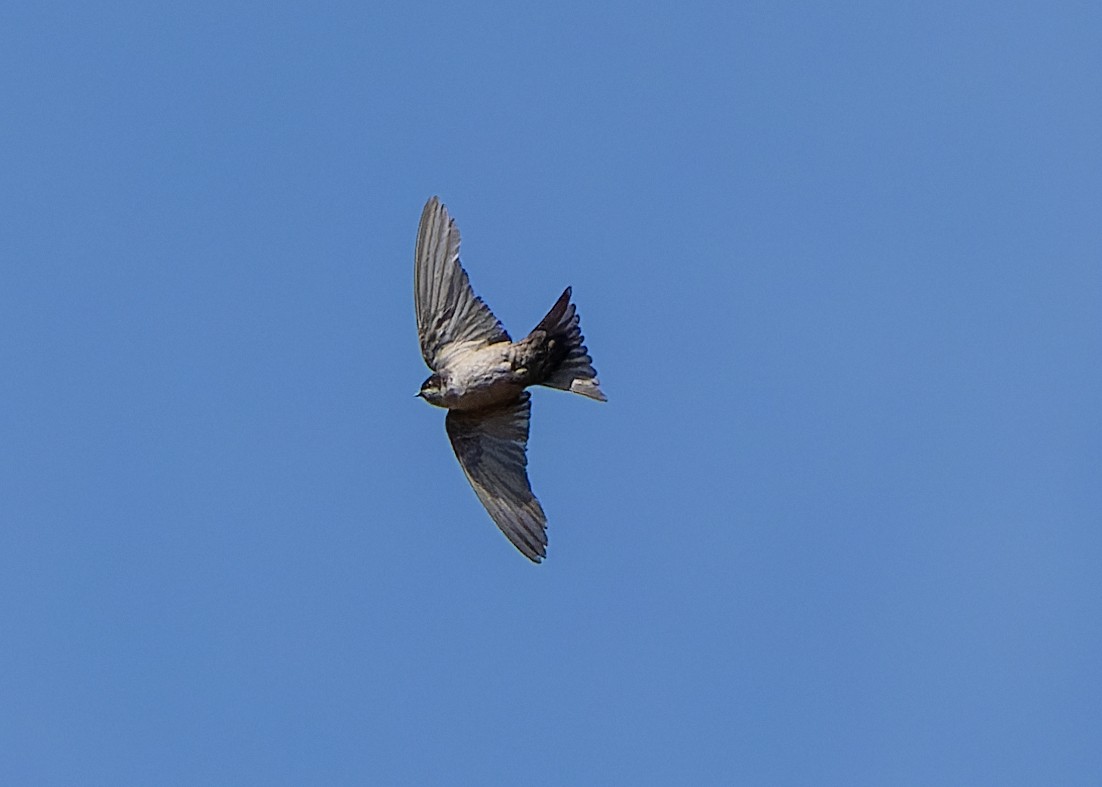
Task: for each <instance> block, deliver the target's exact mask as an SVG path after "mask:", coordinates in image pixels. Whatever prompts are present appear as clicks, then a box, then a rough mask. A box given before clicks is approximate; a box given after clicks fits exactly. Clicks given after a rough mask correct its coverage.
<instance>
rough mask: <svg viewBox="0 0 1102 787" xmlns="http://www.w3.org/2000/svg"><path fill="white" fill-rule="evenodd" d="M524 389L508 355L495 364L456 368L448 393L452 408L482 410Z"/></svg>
mask: <svg viewBox="0 0 1102 787" xmlns="http://www.w3.org/2000/svg"><path fill="white" fill-rule="evenodd" d="M523 390H524V385H523V383H521V382H519V381H518V380H517V379H516V375H515V374H514V373H513V370H512V367H511V365H510V364H509V363H508V361H505V360H504V359H503V360H502V361H501V362H498V363H493V364H477V365H474V364H472V365H470V366H468V367H466V368H460V369H456V370H455V372H454V373H453V374H452V375H451V376H450V379H449V380H448V387H447V390H446V392H445V394H444V401H445V406H446V407H447V408H448V409H449V410H481V409H482V408H484V407H492V406H493V405H495V404H501V403H502V402H508V401H512V400H513V399H515V398H516V397H517V396H518V395H519V394H520V392H521V391H523Z"/></svg>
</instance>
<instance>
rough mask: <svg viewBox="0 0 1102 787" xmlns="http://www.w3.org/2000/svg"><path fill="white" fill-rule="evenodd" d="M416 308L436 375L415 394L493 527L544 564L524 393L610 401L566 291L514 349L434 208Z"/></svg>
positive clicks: (420, 251)
mask: <svg viewBox="0 0 1102 787" xmlns="http://www.w3.org/2000/svg"><path fill="white" fill-rule="evenodd" d="M413 305H414V309H415V310H416V312H417V334H418V336H419V337H420V340H421V355H422V356H424V358H425V363H426V364H428V367H429V368H430V369H431V370H432V374H431V375H430V376H429V378H428V379H427V380H425V382H424V384H423V385H422V386H421V390H420V392H419V393H418V394H417V395H418V396H420V397H421V398H423V399H424V400H425V401H426V402H428V403H429V404H433V405H436V406H437V407H444V408H447V410H448V415H447V418H446V419H445V426H446V427H447V432H448V437H449V438H450V439H451V444H452V448H453V449H454V450H455V455H456V457H457V458H458V459H459V465H460V467H462V468H463V472H464V473H465V474H466V476H467V480H468V481H470V483H471V486H472V487H474V491H475V494H476V495H478V499H479V500H481V501H482V505H484V506H485V507H486V511H487V512H489V514H490V518H491V519H493V520H494V523H495V524H497V526H498V527H499V528H501V532H502V533H504V534H505V536H506V538H508V539H509V540H510V541H512V542H513V545H514V546H515V547H516V548H517V549H519V550H520V551H521V552H522V553H523V554H524V556H525V557H527V558H528V559H530V560H532V561H533V562H536V563H538V562H540V561H541V560H543V558H545V557H546V556H547V517H546V516H545V515H544V513H543V508H542V507H541V506H540V503H539V500H537V499H536V496H535V495H534V494H532V487H531V485H530V484H529V483H528V471H527V466H528V457H527V453H526V449H527V446H528V420H529V416H530V414H531V411H532V404H531V394H529V393H528V391H526V390H525V388H527V387H528V386H530V385H545V386H548V387H550V388H559V389H561V390H563V391H572V392H574V393H577V394H581V395H582V396H588V397H589V398H590V399H596V400H597V401H600V402H603V401H606V399H605V395H604V393H602V392H601V387H600V383H599V382H598V380H597V372H596V370H594V368H593V359H592V358H590V357H589V351H588V350H586V347H585V340H584V337H583V336H582V332H581V330H580V328H579V327H578V322H579V321H578V313H577V311H576V310H575V308H574V304H572V303H571V302H570V288H569V287H567V288H566V290H565V291H564V292H563V294H562V295H561V296H560V297H559V299H558V301H556V302H555V305H554V306H552V307H551V311H549V312H548V313H547V316H546V317H544V318H543V319H542V320H541V321H540V324H539V325H537V326H536V327H535V328H533V329H532V332H531V333H530V334H528V336H526V337H525V338H524V339H521V340H520V341H519V342H514V341H513V340H512V339H510V338H509V334H508V333H506V331H505V328H504V327H502V325H501V322H500V321H499V320H498V319H497V318H496V317H494V315H493V312H491V311H490V309H489V307H488V306H486V304H485V303H483V302H482V299H481V298H479V297H478V296H477V295H475V294H474V291H473V290H472V289H471V285H470V281H469V280H468V278H467V272H466V271H465V270H463V266H462V265H460V263H459V228H458V227H456V226H455V221H454V220H453V219H451V218H450V217H449V216H448V211H447V208H445V207H444V206H443V205H442V204H441V203H440V200H439V199H437V198H436V197H433V198H432V199H430V200H429V201H428V202H427V203H426V204H425V210H424V212H423V213H422V214H421V225H420V227H418V230H417V248H416V251H415V256H414V269H413Z"/></svg>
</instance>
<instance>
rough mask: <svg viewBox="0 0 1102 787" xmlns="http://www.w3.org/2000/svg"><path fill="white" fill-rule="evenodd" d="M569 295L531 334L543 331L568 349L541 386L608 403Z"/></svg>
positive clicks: (565, 295)
mask: <svg viewBox="0 0 1102 787" xmlns="http://www.w3.org/2000/svg"><path fill="white" fill-rule="evenodd" d="M570 292H571V290H570V288H569V287H567V288H566V289H565V290H564V291H563V294H562V295H561V296H559V299H558V301H556V302H555V305H554V306H552V307H551V311H549V312H548V313H547V316H546V317H544V318H543V319H542V320H541V321H540V324H539V325H537V326H536V327H535V329H534V330H533V331H532V333H536V332H537V331H543V332H545V333H546V334H547V335H548V336H549V337H551V338H552V339H554V340H555V341H557V342H559V343H561V345H562V346H565V347H566V356H565V357H564V358H563V359H562V361H560V362H559V365H558V366H556V367H555V369H554V371H552V372H551V373H550V374H549V375H548V376H547V378H546V379H545V380H543V381H542V382H541V383H540V385H546V386H548V387H549V388H558V389H559V390H561V391H571V392H573V393H576V394H581V395H582V396H588V397H589V398H590V399H596V400H597V401H599V402H605V401H608V398H607V397H606V396H605V395H604V393H603V392H602V391H601V382H600V381H599V380H598V379H597V370H596V369H594V368H593V359H592V358H590V357H589V350H587V349H586V347H585V337H584V336H582V331H581V328H580V327H579V322H580V318H579V317H578V311H577V309H576V308H575V307H574V304H573V303H571V302H570Z"/></svg>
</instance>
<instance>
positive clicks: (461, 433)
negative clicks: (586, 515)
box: [447, 391, 547, 563]
mask: <svg viewBox="0 0 1102 787" xmlns="http://www.w3.org/2000/svg"><path fill="white" fill-rule="evenodd" d="M530 399H531V396H530V395H529V394H528V392H527V391H525V392H524V393H522V394H521V395H520V397H519V398H518V399H516V401H513V402H509V403H508V404H504V405H499V406H497V407H494V408H490V409H486V410H476V411H471V412H465V411H462V410H449V411H448V417H447V429H448V437H449V438H451V442H452V448H453V449H454V450H455V455H456V457H458V459H459V464H460V466H461V467H462V468H463V472H464V473H466V475H467V480H468V481H470V482H471V486H472V487H474V491H475V494H476V495H478V499H479V500H481V501H482V505H484V506H486V510H487V511H488V512H489V514H490V517H491V518H492V519H493V520H494V523H495V524H496V525H497V526H498V527H499V528H501V532H502V533H504V534H505V537H506V538H508V539H509V540H510V541H512V542H513V546H515V547H516V548H517V549H519V550H520V551H521V552H522V553H523V554H524V556H525V557H527V558H528V559H529V560H532V561H533V562H536V563H539V562H540V561H541V560H542V559H543V558H544V557H546V556H547V517H546V516H545V515H544V513H543V508H542V507H541V506H540V502H539V500H537V499H536V496H535V495H534V494H532V487H531V486H530V485H529V484H528V471H527V467H528V457H527V455H526V453H525V449H526V447H527V445H528V421H529V416H530V414H531V410H532V405H531V402H530Z"/></svg>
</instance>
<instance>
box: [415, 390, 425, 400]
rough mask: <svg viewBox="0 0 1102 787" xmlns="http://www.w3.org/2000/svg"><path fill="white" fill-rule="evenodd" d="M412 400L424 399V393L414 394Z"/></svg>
mask: <svg viewBox="0 0 1102 787" xmlns="http://www.w3.org/2000/svg"><path fill="white" fill-rule="evenodd" d="M413 398H414V399H424V398H425V392H424V391H418V392H417V393H415V394H414V395H413Z"/></svg>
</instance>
